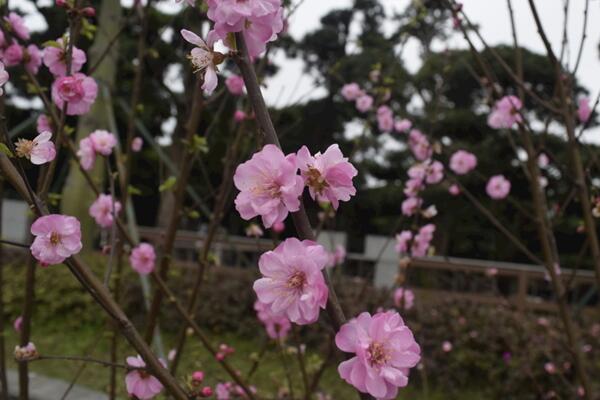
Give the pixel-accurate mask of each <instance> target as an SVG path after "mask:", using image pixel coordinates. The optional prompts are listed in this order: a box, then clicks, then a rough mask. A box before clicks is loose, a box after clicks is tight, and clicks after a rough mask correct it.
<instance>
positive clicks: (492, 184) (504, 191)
mask: <svg viewBox="0 0 600 400" xmlns="http://www.w3.org/2000/svg"><path fill="white" fill-rule="evenodd" d="M485 190H486V191H487V194H488V195H489V196H490V197H491V198H492V199H494V200H501V199H503V198H505V197H506V196H508V193H509V192H510V181H509V180H508V179H506V178H505V177H504V176H503V175H494V176H492V177H491V178H490V180H489V181H488V183H487V186H486V188H485Z"/></svg>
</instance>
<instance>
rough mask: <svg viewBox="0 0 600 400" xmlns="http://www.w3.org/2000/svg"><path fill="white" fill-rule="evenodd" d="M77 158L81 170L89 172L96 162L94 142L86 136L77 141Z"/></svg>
mask: <svg viewBox="0 0 600 400" xmlns="http://www.w3.org/2000/svg"><path fill="white" fill-rule="evenodd" d="M77 157H79V162H80V163H81V168H83V169H84V170H86V171H89V170H90V169H92V168H93V167H94V162H95V161H96V150H95V149H94V142H93V141H92V139H91V138H90V137H89V136H88V137H86V138H83V139H81V140H80V141H79V150H77Z"/></svg>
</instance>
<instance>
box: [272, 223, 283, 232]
mask: <svg viewBox="0 0 600 400" xmlns="http://www.w3.org/2000/svg"><path fill="white" fill-rule="evenodd" d="M271 229H273V232H275V233H281V232H283V231H284V230H285V224H284V223H283V221H279V222H275V223H274V224H273V226H272V227H271Z"/></svg>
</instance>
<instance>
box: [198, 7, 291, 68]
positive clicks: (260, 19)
mask: <svg viewBox="0 0 600 400" xmlns="http://www.w3.org/2000/svg"><path fill="white" fill-rule="evenodd" d="M207 4H208V13H207V16H208V18H209V19H210V20H212V21H213V22H214V23H215V25H214V29H215V32H216V33H217V35H218V36H219V37H220V38H221V39H223V40H224V41H227V39H228V38H227V35H228V34H229V33H233V32H242V34H243V36H244V40H245V41H246V45H247V47H248V53H249V55H250V57H256V56H258V55H259V54H261V53H262V52H263V51H264V50H265V46H266V44H267V43H268V42H271V41H273V40H275V39H276V38H277V34H278V33H280V32H281V31H282V30H283V8H282V7H281V0H247V1H238V0H208V1H207Z"/></svg>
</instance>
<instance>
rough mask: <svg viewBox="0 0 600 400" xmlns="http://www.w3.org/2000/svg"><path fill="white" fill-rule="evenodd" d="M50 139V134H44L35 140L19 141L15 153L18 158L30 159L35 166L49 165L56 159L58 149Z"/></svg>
mask: <svg viewBox="0 0 600 400" xmlns="http://www.w3.org/2000/svg"><path fill="white" fill-rule="evenodd" d="M50 139H52V133H50V132H42V133H40V134H39V135H37V136H36V137H35V138H34V139H33V140H27V139H19V140H18V141H17V143H15V152H16V153H17V156H19V157H25V158H27V159H29V161H31V163H32V164H34V165H42V164H45V163H48V162H50V161H52V160H54V158H55V157H56V149H55V148H54V143H52V141H51V140H50Z"/></svg>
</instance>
